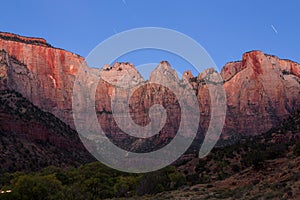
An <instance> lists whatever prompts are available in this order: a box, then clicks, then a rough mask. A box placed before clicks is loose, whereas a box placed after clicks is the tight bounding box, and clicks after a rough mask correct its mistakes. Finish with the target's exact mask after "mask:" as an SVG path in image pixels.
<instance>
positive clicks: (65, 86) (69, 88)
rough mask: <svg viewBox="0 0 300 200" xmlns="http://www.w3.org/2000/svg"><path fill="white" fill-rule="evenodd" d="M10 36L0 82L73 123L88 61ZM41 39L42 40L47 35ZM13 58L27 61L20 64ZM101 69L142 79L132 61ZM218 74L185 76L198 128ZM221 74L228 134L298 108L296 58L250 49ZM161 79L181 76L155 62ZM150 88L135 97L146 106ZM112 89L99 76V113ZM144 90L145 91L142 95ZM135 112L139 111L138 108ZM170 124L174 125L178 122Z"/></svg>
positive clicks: (261, 128)
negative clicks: (77, 87)
mask: <svg viewBox="0 0 300 200" xmlns="http://www.w3.org/2000/svg"><path fill="white" fill-rule="evenodd" d="M11 37H15V36H14V35H10V34H5V33H2V37H0V50H1V49H3V50H5V51H6V52H7V55H5V56H7V57H4V56H2V57H1V58H0V60H1V62H0V74H1V76H0V86H1V87H3V88H4V89H10V90H15V91H17V92H19V93H21V94H22V95H23V96H24V97H25V98H27V99H28V100H30V101H31V102H33V103H34V104H35V105H36V106H38V107H40V108H41V109H43V110H44V111H48V112H51V113H53V114H54V115H55V116H57V117H58V118H60V119H61V120H62V121H64V122H65V123H67V124H68V125H70V126H71V127H74V124H73V118H72V94H73V86H74V80H75V77H76V74H77V71H78V67H79V66H80V65H82V63H84V58H83V57H78V56H76V55H74V54H73V53H70V52H68V51H65V50H60V49H56V48H51V47H48V46H43V45H31V44H29V43H26V42H24V41H23V40H25V41H30V39H26V37H25V39H22V41H12V40H11V39H8V38H11ZM16 37H17V36H16ZM17 38H18V37H17ZM21 38H22V37H21ZM19 39H20V38H19ZM34 41H36V40H35V39H34ZM37 41H39V40H37ZM39 42H40V43H44V40H41V41H39ZM15 60H18V61H20V63H24V65H23V64H22V65H20V64H18V62H15ZM101 71H102V72H103V77H106V78H109V80H110V83H114V82H116V81H118V78H122V77H123V75H124V73H125V72H129V74H130V75H133V76H136V78H137V79H136V80H137V83H138V82H139V81H140V80H142V79H140V78H142V77H140V75H139V73H138V72H137V70H136V68H135V67H134V66H133V64H131V63H115V64H113V65H112V66H110V65H105V66H104V68H103V70H101ZM216 73H217V72H216V71H215V70H213V69H207V70H205V71H204V72H202V73H201V74H200V75H195V76H196V78H195V77H194V76H193V75H192V74H191V73H188V72H187V74H185V73H184V74H183V79H186V80H188V81H190V83H191V84H192V85H193V89H194V90H195V93H196V94H197V97H198V100H199V105H200V107H201V109H202V110H201V120H202V121H201V122H199V125H200V127H202V128H201V129H199V130H200V131H203V130H205V127H207V126H208V124H207V122H208V121H209V120H207V117H208V116H209V112H210V110H209V106H210V101H209V98H210V97H209V93H208V91H207V84H214V83H215V82H214V78H215V77H216ZM221 76H222V78H223V80H224V88H225V91H226V95H227V116H226V122H225V127H224V129H223V134H224V135H231V134H236V132H237V131H238V134H241V135H247V134H249V135H255V134H259V133H262V132H265V131H268V130H269V129H270V128H272V127H274V126H275V125H278V123H279V122H280V121H281V120H283V119H285V118H286V117H288V116H289V115H290V113H292V112H293V111H295V110H299V109H300V100H299V94H300V66H299V65H298V64H297V63H295V62H292V61H287V60H281V59H279V58H277V57H273V56H268V55H266V54H265V53H263V52H261V51H251V52H247V53H245V54H244V55H243V56H242V59H241V61H238V62H231V63H227V64H226V65H225V66H224V67H223V69H222V71H221ZM158 78H161V79H163V80H159V82H164V81H167V82H172V80H175V81H178V75H177V73H176V71H175V70H173V69H172V68H171V66H170V64H169V63H168V62H167V61H162V62H161V63H160V64H159V65H158V66H157V67H156V69H155V70H154V71H153V72H152V73H151V76H150V80H149V81H151V80H155V79H158ZM204 79H205V80H209V81H208V83H207V84H206V85H205V84H204V83H203V80H204ZM146 89H147V87H145V88H144V89H141V90H139V92H140V93H139V92H137V93H136V94H135V96H134V98H133V100H132V101H133V102H136V103H140V104H141V105H142V106H141V108H143V109H141V110H147V109H148V108H149V106H150V105H152V104H151V103H153V102H151V101H150V100H151V99H153V100H155V98H156V97H153V98H152V97H151V95H152V94H155V92H154V93H150V92H149V91H148V90H147V91H146ZM113 91H114V85H113V84H107V82H105V83H104V82H103V81H102V82H101V81H99V86H98V90H97V92H96V95H95V99H96V102H95V106H96V112H97V113H100V114H101V117H102V118H103V119H106V118H107V119H110V118H109V117H111V116H110V113H111V106H110V100H111V99H110V97H111V95H112V93H113ZM161 91H162V90H161ZM165 92H166V93H164V94H162V93H160V97H164V98H167V99H168V98H171V96H170V95H169V94H168V92H167V90H165ZM141 94H143V95H144V96H143V97H141V96H139V95H141ZM157 98H158V97H157ZM166 102H167V101H166ZM140 104H138V105H140ZM136 112H137V113H138V110H136ZM137 115H138V114H137ZM176 117H180V113H179V114H178V113H175V114H174V119H175V118H176ZM102 118H101V119H102ZM146 121H147V120H146V119H145V122H146ZM172 123H173V127H176V126H175V125H176V121H172ZM142 124H143V123H142ZM102 125H103V127H104V129H107V131H108V132H109V131H110V132H111V131H112V130H113V131H114V132H113V133H111V134H115V135H118V134H119V130H118V129H117V128H116V126H115V125H114V124H112V121H109V120H108V121H105V120H104V121H103V124H102ZM169 128H170V127H169ZM171 128H172V127H171Z"/></svg>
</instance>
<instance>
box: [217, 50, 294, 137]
mask: <svg viewBox="0 0 300 200" xmlns="http://www.w3.org/2000/svg"><path fill="white" fill-rule="evenodd" d="M299 69H300V66H299V65H298V64H297V63H295V62H292V61H288V60H280V59H279V58H277V57H275V56H269V55H265V54H264V53H262V52H260V51H252V52H248V53H245V54H244V55H243V58H242V61H239V62H235V63H229V64H227V65H225V67H224V68H223V69H222V72H221V75H222V76H223V77H224V80H225V81H226V82H225V84H224V86H225V90H226V93H227V105H228V112H227V119H226V126H225V130H224V132H225V133H228V134H230V133H236V132H239V133H243V134H246V135H253V134H259V133H262V132H265V131H267V130H269V129H270V128H272V127H274V126H276V125H278V123H279V122H280V121H281V120H282V119H285V118H286V117H287V116H288V115H289V114H290V113H293V112H295V111H296V110H299V108H300V98H299V97H300V79H299V78H300V74H299Z"/></svg>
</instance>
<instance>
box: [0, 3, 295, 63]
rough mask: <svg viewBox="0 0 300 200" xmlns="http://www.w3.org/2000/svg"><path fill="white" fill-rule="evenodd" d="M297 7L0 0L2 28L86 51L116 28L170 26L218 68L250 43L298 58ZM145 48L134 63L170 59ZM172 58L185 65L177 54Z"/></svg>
mask: <svg viewBox="0 0 300 200" xmlns="http://www.w3.org/2000/svg"><path fill="white" fill-rule="evenodd" d="M299 8H300V3H299V1H297V0H294V1H291V0H290V1H289V0H286V1H280V0H278V1H274V0H273V1H271V0H263V1H261V0H251V1H240V0H227V1H222V0H219V1H215V0H210V1H201V0H186V1H183V0H182V1H179V0H168V1H167V0H107V1H104V0H98V1H96V0H95V1H88V0H87V1H79V0H73V1H71V0H65V1H62V0H51V1H46V0H45V1H30V0H26V1H21V0H20V1H13V0H12V1H3V2H1V17H0V30H1V31H6V32H13V33H17V34H20V35H26V36H36V37H43V38H45V39H47V41H48V42H49V43H50V44H52V45H53V46H56V47H60V48H63V49H66V50H69V51H72V52H74V53H77V54H80V55H82V56H84V57H85V56H87V55H88V53H89V52H90V51H91V50H92V49H93V48H94V47H95V46H96V45H97V44H99V43H100V42H101V41H103V40H105V39H107V38H108V37H110V36H112V35H114V34H115V33H118V32H121V31H125V30H128V29H132V28H138V27H145V26H146V27H148V26H151V27H164V28H170V29H174V30H176V31H180V32H182V33H184V34H186V35H188V36H190V37H192V38H193V39H195V40H196V41H197V42H198V43H200V44H201V45H202V46H203V47H204V48H205V49H206V50H207V52H208V53H209V54H210V55H211V57H212V58H213V60H214V61H215V63H216V64H217V66H218V67H219V68H221V67H222V66H224V64H225V63H226V62H229V61H235V60H239V59H241V56H242V54H243V53H244V52H246V51H250V50H254V49H258V50H262V51H264V52H265V53H269V54H275V55H277V56H279V57H281V58H287V59H291V60H294V61H297V62H300V58H299V45H300V39H299V36H300V22H299V20H300V12H299ZM146 54H147V52H145V56H143V58H141V54H137V56H136V57H128V58H129V59H132V60H129V61H130V62H133V63H134V64H142V62H146V63H147V62H159V61H158V59H168V55H162V56H161V57H159V56H158V55H157V54H155V53H154V54H153V55H151V53H150V54H149V55H148V56H147V55H146ZM153 59H154V60H153ZM171 64H172V65H180V66H177V67H179V68H182V69H183V68H185V66H182V65H184V63H183V62H180V61H178V62H177V61H176V59H175V60H174V61H173V63H172V62H171Z"/></svg>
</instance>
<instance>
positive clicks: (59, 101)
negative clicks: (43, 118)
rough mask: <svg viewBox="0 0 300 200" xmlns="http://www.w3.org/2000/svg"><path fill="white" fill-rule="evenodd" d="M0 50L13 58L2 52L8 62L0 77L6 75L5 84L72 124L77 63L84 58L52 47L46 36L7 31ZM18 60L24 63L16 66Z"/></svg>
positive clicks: (3, 57)
mask: <svg viewBox="0 0 300 200" xmlns="http://www.w3.org/2000/svg"><path fill="white" fill-rule="evenodd" d="M0 50H4V51H5V52H7V54H8V55H10V56H11V57H12V58H13V60H9V59H8V57H7V56H5V55H4V53H3V52H2V53H1V60H2V61H1V62H3V63H4V62H6V63H7V66H8V67H5V66H3V65H2V67H1V74H3V75H2V78H1V79H2V80H3V79H6V84H5V87H7V88H8V89H14V90H16V91H18V92H20V93H21V94H22V95H23V96H24V97H25V98H27V99H28V100H30V101H31V102H33V103H34V104H35V105H36V106H38V107H40V108H42V109H43V110H45V111H49V112H51V113H53V114H54V115H56V116H58V117H59V118H60V119H62V120H63V121H65V122H66V123H67V124H72V118H71V115H70V111H71V103H70V102H71V94H72V88H73V82H74V80H75V75H76V72H77V67H78V66H80V65H81V63H82V62H83V60H84V59H83V58H82V57H80V56H78V55H75V54H73V53H70V52H68V51H65V50H62V49H57V48H53V47H51V46H50V45H49V44H47V43H46V40H44V39H39V38H28V37H22V36H18V35H14V34H8V33H0ZM16 62H17V63H19V64H21V65H22V64H23V65H22V67H17V66H16ZM4 74H5V75H6V76H5V77H3V76H4ZM1 87H2V88H3V87H4V86H3V85H2V86H1Z"/></svg>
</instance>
